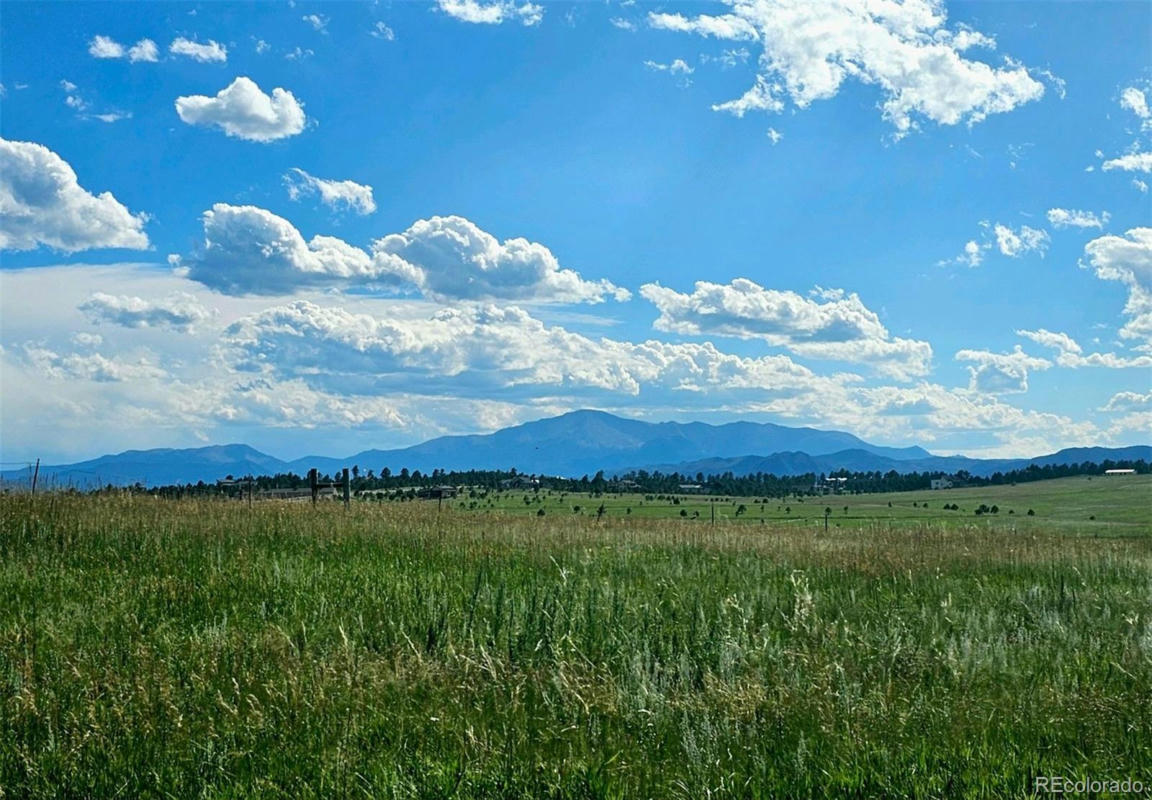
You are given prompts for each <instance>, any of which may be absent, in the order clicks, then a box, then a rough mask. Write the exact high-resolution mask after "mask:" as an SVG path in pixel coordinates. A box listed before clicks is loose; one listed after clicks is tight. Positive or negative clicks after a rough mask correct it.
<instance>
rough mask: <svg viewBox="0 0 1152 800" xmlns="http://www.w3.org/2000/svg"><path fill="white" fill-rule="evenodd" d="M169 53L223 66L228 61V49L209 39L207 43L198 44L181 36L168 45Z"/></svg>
mask: <svg viewBox="0 0 1152 800" xmlns="http://www.w3.org/2000/svg"><path fill="white" fill-rule="evenodd" d="M168 52H169V53H172V54H173V55H177V56H185V57H187V58H191V59H193V60H194V61H199V62H201V63H206V64H207V63H218V64H223V63H224V62H225V61H227V60H228V48H227V47H225V46H224V45H222V44H220V43H219V42H215V41H213V40H211V39H209V40H208V41H207V42H203V43H201V42H197V41H194V40H192V39H185V38H184V37H183V36H180V37H178V38H176V39H173V40H172V44H170V45H168Z"/></svg>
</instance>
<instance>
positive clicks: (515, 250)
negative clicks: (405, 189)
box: [372, 216, 630, 303]
mask: <svg viewBox="0 0 1152 800" xmlns="http://www.w3.org/2000/svg"><path fill="white" fill-rule="evenodd" d="M372 253H373V260H374V261H375V263H376V264H378V265H379V267H380V268H381V270H383V271H385V272H388V273H391V274H393V275H394V276H395V277H396V278H397V279H398V280H401V281H409V282H411V283H413V284H415V286H416V287H417V288H419V289H420V291H421V292H423V293H424V294H425V295H426V296H429V297H433V298H441V299H459V300H485V299H503V300H526V301H530V300H536V301H541V302H558V303H599V302H601V301H603V300H604V299H605V297H613V298H615V299H616V300H619V301H624V300H627V299H628V298H629V296H630V295H629V293H628V291H627V290H626V289H622V288H620V287H618V286H616V285H615V284H613V283H612V282H610V281H607V280H599V281H588V280H585V279H584V278H582V277H581V276H580V273H578V272H576V271H575V270H571V269H564V268H563V267H561V266H560V262H559V261H558V260H557V258H556V256H555V255H553V254H552V251H551V250H549V249H548V248H547V247H545V246H544V245H542V244H539V243H537V242H530V241H528V240H527V239H523V238H515V239H505V240H504V241H503V242H501V241H499V240H498V239H497V238H496V237H495V236H493V235H492V234H490V233H487V232H486V231H483V230H481V229H480V228H479V227H478V226H477V225H476V224H475V223H473V222H471V221H469V220H467V219H465V218H464V217H458V216H448V217H432V218H430V219H422V220H417V221H416V222H414V223H412V225H411V226H410V227H409V228H408V229H407V230H406V231H404V232H403V233H396V234H391V235H389V236H385V237H383V238H381V239H377V240H376V241H375V242H374V243H373V245H372Z"/></svg>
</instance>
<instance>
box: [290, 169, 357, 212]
mask: <svg viewBox="0 0 1152 800" xmlns="http://www.w3.org/2000/svg"><path fill="white" fill-rule="evenodd" d="M284 183H285V185H286V186H287V187H288V196H289V197H291V198H292V199H293V200H299V199H300V198H301V197H303V196H304V195H310V194H317V195H319V196H320V202H322V203H323V204H324V205H326V206H328V207H330V208H333V209H337V210H340V209H347V210H350V211H355V212H356V213H357V214H371V213H372V212H374V211H375V210H376V201H375V200H373V199H372V187H371V186H366V185H364V184H360V183H356V182H354V181H348V180H344V181H338V180H327V179H325V178H317V177H315V176H313V175H309V174H308V173H307V172H305V171H304V170H302V169H299V168H296V167H293V168H292V169H291V170H290V171H289V172H288V174H286V175H285V176H284Z"/></svg>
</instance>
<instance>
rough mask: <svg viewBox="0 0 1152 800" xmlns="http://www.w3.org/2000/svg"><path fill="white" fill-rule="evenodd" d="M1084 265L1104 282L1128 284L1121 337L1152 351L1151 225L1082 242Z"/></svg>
mask: <svg viewBox="0 0 1152 800" xmlns="http://www.w3.org/2000/svg"><path fill="white" fill-rule="evenodd" d="M1084 255H1085V258H1086V259H1087V263H1086V264H1085V266H1087V267H1091V268H1092V269H1093V270H1095V272H1096V277H1098V278H1100V279H1101V280H1106V281H1119V282H1120V283H1123V284H1124V285H1125V286H1127V287H1128V302H1127V303H1126V304H1125V306H1124V313H1125V314H1126V315H1127V316H1128V317H1129V319H1128V321H1127V322H1126V323H1125V324H1124V326H1123V327H1122V328H1121V329H1120V336H1121V338H1123V339H1130V340H1135V341H1136V342H1137V343H1138V344H1137V349H1139V350H1144V351H1147V352H1152V228H1132V229H1131V230H1129V231H1128V232H1127V233H1125V234H1124V235H1123V236H1114V235H1107V236H1101V237H1099V238H1097V239H1093V240H1092V241H1090V242H1088V244H1086V245H1084Z"/></svg>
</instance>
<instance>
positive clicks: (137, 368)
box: [19, 343, 167, 383]
mask: <svg viewBox="0 0 1152 800" xmlns="http://www.w3.org/2000/svg"><path fill="white" fill-rule="evenodd" d="M19 355H20V357H21V358H22V360H23V361H24V363H26V364H27V365H29V366H30V367H32V368H34V369H36V370H38V371H39V372H41V373H43V374H45V375H47V376H48V377H50V378H55V379H64V378H71V379H78V380H85V381H96V382H98V383H111V382H120V381H133V380H141V379H147V378H162V377H164V376H165V375H166V374H167V373H166V372H165V371H164V370H163V369H161V368H160V367H158V366H156V365H155V364H152V363H151V362H149V361H147V360H144V359H141V360H138V361H134V362H133V361H125V360H123V359H119V358H108V357H106V356H103V355H101V354H100V353H58V352H56V351H54V350H51V349H49V348H47V347H43V346H40V345H36V344H30V343H26V344H24V345H23V346H22V347H21V348H20V349H19Z"/></svg>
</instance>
